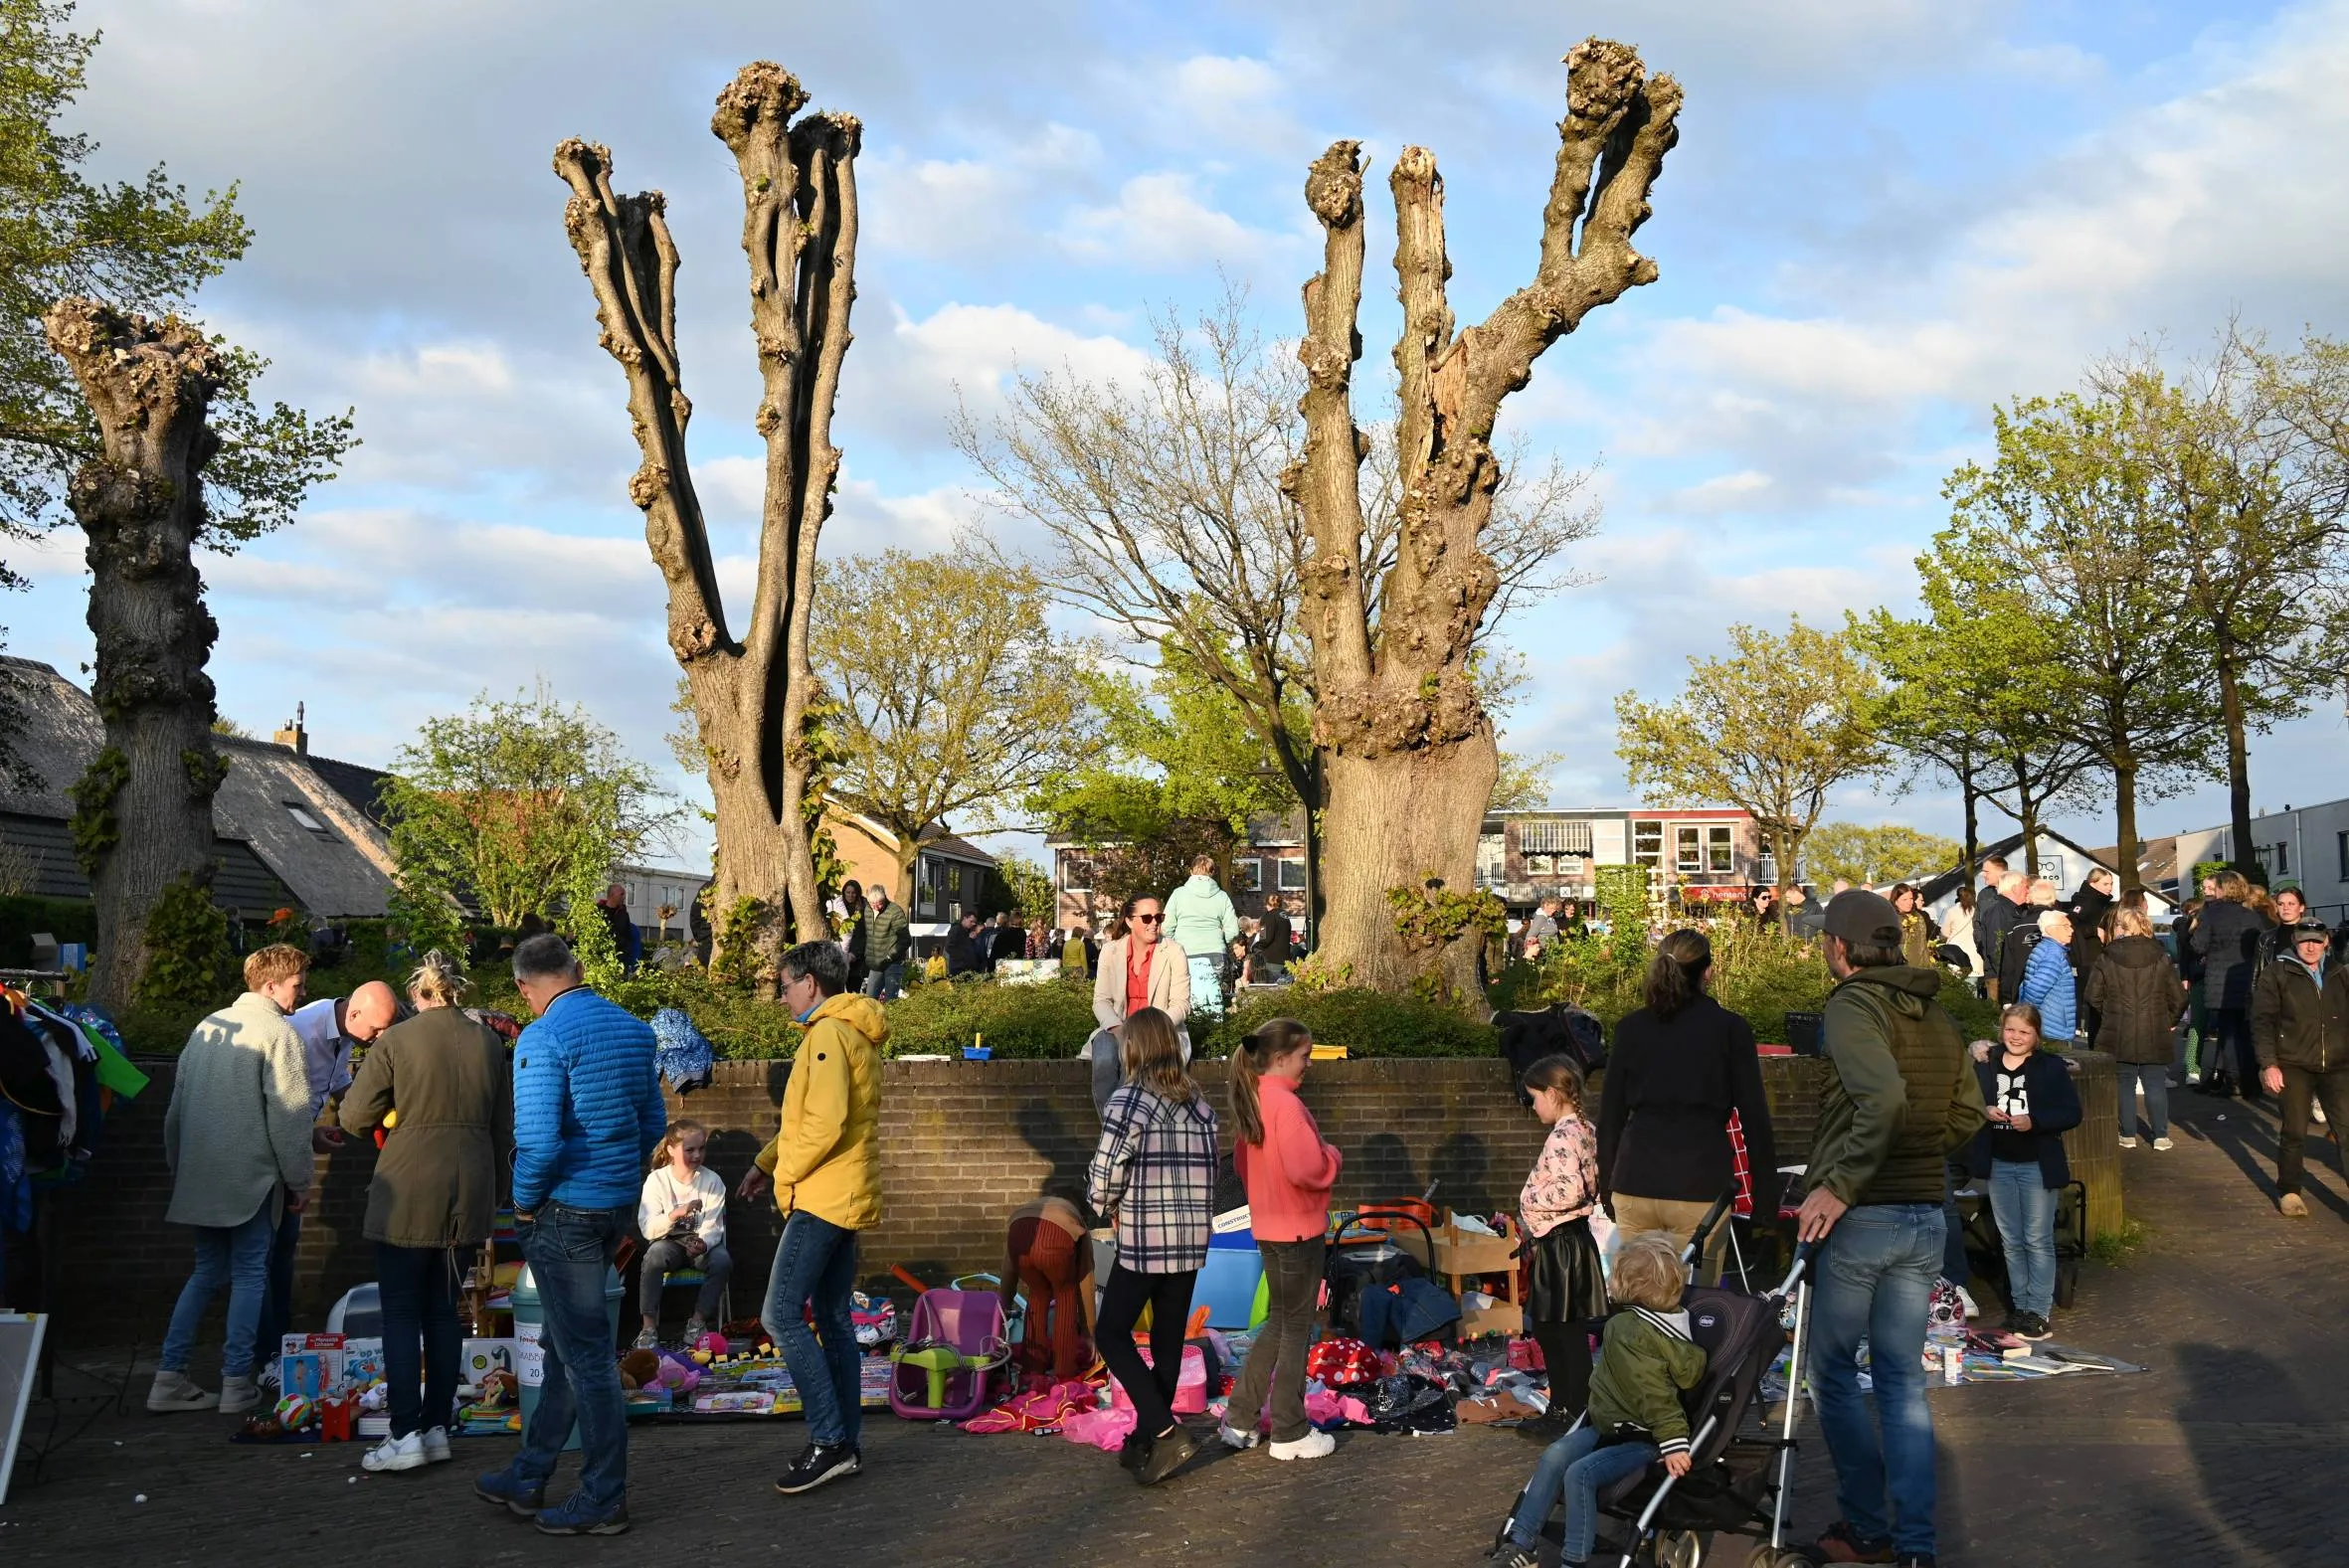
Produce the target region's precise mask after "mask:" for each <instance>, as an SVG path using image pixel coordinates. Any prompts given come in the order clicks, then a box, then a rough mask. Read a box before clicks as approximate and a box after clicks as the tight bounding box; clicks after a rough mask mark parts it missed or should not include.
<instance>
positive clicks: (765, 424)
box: [751, 403, 783, 436]
mask: <svg viewBox="0 0 2349 1568" xmlns="http://www.w3.org/2000/svg"><path fill="white" fill-rule="evenodd" d="M751 425H752V427H753V428H754V429H755V430H757V431H758V433H759V435H760V436H773V435H774V434H775V433H776V432H777V431H778V430H780V429H782V428H783V416H782V415H781V414H778V413H777V412H776V410H775V405H774V404H772V403H761V404H760V405H759V412H758V415H757V417H755V418H754V419H753V420H752V421H751Z"/></svg>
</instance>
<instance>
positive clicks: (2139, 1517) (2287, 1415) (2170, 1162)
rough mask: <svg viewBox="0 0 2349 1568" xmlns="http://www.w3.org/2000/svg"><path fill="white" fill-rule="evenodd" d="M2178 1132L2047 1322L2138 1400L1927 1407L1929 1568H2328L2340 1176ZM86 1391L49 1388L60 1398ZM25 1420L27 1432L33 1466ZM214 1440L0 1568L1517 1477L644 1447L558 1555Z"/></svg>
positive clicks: (1438, 1512) (1403, 1555) (1460, 1507)
mask: <svg viewBox="0 0 2349 1568" xmlns="http://www.w3.org/2000/svg"><path fill="white" fill-rule="evenodd" d="M2175 1103H2176V1106H2177V1109H2178V1111H2179V1114H2180V1126H2179V1129H2178V1131H2177V1138H2178V1147H2177V1148H2176V1149H2175V1150H2174V1151H2173V1152H2170V1153H2167V1154H2157V1153H2154V1152H2153V1151H2151V1150H2150V1149H2149V1148H2143V1147H2140V1148H2139V1149H2137V1150H2136V1151H2134V1152H2133V1153H2131V1154H2130V1155H2129V1156H2128V1161H2127V1171H2128V1176H2127V1180H2128V1188H2127V1190H2128V1205H2129V1212H2130V1215H2131V1217H2132V1218H2133V1219H2134V1220H2136V1221H2137V1222H2139V1223H2141V1224H2142V1225H2143V1227H2144V1230H2145V1236H2144V1242H2143V1245H2142V1246H2141V1247H2140V1248H2139V1249H2138V1250H2137V1251H2136V1252H2135V1254H2134V1255H2133V1256H2132V1257H2131V1258H2130V1259H2129V1260H2128V1261H2127V1262H2125V1263H2123V1264H2121V1265H2119V1266H2117V1267H2112V1268H2104V1267H2098V1266H2094V1265H2091V1266H2090V1267H2089V1268H2088V1269H2087V1271H2086V1272H2085V1273H2084V1275H2083V1277H2082V1280H2081V1285H2080V1293H2079V1295H2080V1302H2079V1306H2078V1307H2077V1308H2076V1309H2075V1310H2073V1311H2070V1312H2066V1313H2062V1314H2060V1320H2059V1323H2058V1333H2059V1337H2060V1338H2061V1339H2063V1340H2065V1341H2069V1342H2072V1343H2075V1344H2078V1345H2080V1346H2083V1347H2085V1348H2089V1349H2095V1350H2100V1351H2104V1352H2108V1353H2111V1354H2116V1355H2120V1356H2124V1357H2127V1358H2130V1359H2133V1360H2138V1361H2142V1362H2144V1363H2146V1364H2147V1365H2148V1366H2149V1367H2150V1368H2151V1371H2150V1372H2149V1374H2148V1375H2145V1376H2142V1377H2125V1378H2117V1377H2104V1378H2082V1379H2078V1380H2071V1379H2059V1380H2055V1381H2050V1382H2041V1383H2034V1384H2019V1385H2018V1384H2008V1385H1984V1386H1969V1387H1963V1388H1956V1389H1940V1388H1936V1389H1935V1390H1934V1392H1933V1394H1932V1403H1933V1410H1934V1417H1935V1422H1936V1427H1937V1432H1938V1437H1939V1443H1940V1450H1941V1538H1942V1543H1943V1552H1942V1558H1941V1560H1942V1561H1943V1562H1944V1563H1947V1564H1952V1565H1956V1568H2033V1565H2039V1564H2047V1565H2056V1564H2065V1565H2072V1564H2078V1563H2082V1562H2089V1563H2111V1564H2136V1563H2179V1564H2194V1565H2204V1564H2209V1565H2220V1568H2236V1565H2241V1568H2252V1565H2257V1564H2269V1563H2279V1562H2290V1561H2295V1560H2308V1561H2328V1560H2329V1561H2338V1560H2340V1559H2339V1556H2338V1555H2337V1554H2338V1553H2339V1551H2340V1547H2339V1545H2338V1542H2339V1541H2340V1540H2341V1539H2342V1537H2343V1536H2344V1535H2345V1534H2349V1484H2345V1483H2344V1481H2343V1480H2342V1477H2343V1474H2344V1469H2345V1467H2349V1410H2344V1409H2343V1408H2341V1406H2340V1405H2339V1403H2338V1401H2337V1400H2334V1399H2329V1398H2327V1397H2326V1396H2327V1391H2328V1390H2332V1389H2338V1388H2342V1387H2349V1332H2345V1331H2344V1329H2345V1327H2349V1322H2345V1318H2344V1312H2343V1305H2344V1296H2345V1294H2349V1188H2345V1187H2344V1185H2343V1182H2342V1180H2341V1178H2340V1175H2339V1167H2338V1165H2337V1163H2336V1159H2337V1154H2336V1151H2335V1150H2334V1149H2333V1147H2332V1145H2330V1144H2329V1143H2319V1142H2312V1143H2311V1145H2310V1147H2311V1150H2312V1151H2314V1150H2321V1151H2322V1153H2321V1157H2318V1156H2317V1155H2316V1154H2315V1153H2313V1152H2312V1155H2311V1160H2312V1164H2311V1172H2310V1189H2309V1192H2308V1196H2309V1199H2310V1206H2311V1208H2312V1210H2313V1213H2312V1214H2311V1216H2310V1217H2309V1218H2307V1219H2305V1220H2299V1221H2287V1220H2284V1219H2281V1218H2279V1217H2278V1216H2277V1215H2276V1213H2275V1211H2274V1206H2273V1187H2272V1174H2271V1172H2272V1164H2273V1154H2274V1143H2275V1122H2274V1118H2273V1117H2272V1116H2271V1115H2269V1114H2268V1113H2266V1112H2264V1111H2258V1110H2249V1109H2247V1108H2245V1107H2244V1106H2243V1105H2242V1104H2241V1103H2240V1102H2218V1101H2207V1100H2203V1099H2202V1098H2201V1097H2199V1096H2196V1095H2192V1094H2186V1095H2181V1096H2178V1097H2176V1102H2175ZM80 1360H81V1362H82V1364H84V1365H88V1366H91V1367H100V1366H102V1365H103V1364H104V1361H103V1358H102V1357H99V1356H95V1355H90V1356H84V1357H81V1358H80ZM115 1365H116V1367H117V1369H118V1368H119V1365H120V1363H119V1361H117V1362H116V1363H115ZM89 1386H90V1385H88V1384H87V1383H81V1384H77V1382H76V1380H75V1379H74V1378H73V1377H72V1376H71V1375H68V1376H67V1377H66V1378H64V1379H63V1380H62V1381H61V1386H60V1392H61V1393H70V1392H74V1391H75V1390H76V1389H77V1388H88V1387H89ZM144 1386H145V1380H144V1375H143V1373H142V1375H141V1376H140V1378H139V1380H138V1382H137V1383H136V1384H135V1387H136V1388H137V1389H138V1390H139V1391H140V1392H141V1393H143V1390H144ZM43 1421H44V1413H43V1412H41V1411H39V1410H38V1409H37V1410H36V1415H35V1421H34V1423H33V1428H32V1430H30V1431H29V1432H28V1434H27V1436H28V1439H30V1440H33V1441H36V1442H38V1441H39V1439H40V1438H41V1436H42V1431H41V1429H42V1425H43ZM227 1425H228V1424H227V1423H226V1422H225V1421H223V1420H220V1419H219V1418H214V1417H201V1416H179V1417H172V1418H169V1419H155V1418H149V1417H146V1416H145V1415H143V1414H133V1415H130V1416H125V1417H114V1416H106V1417H104V1418H102V1419H100V1420H99V1421H97V1423H96V1424H95V1425H93V1426H92V1427H90V1429H89V1430H88V1431H87V1432H86V1433H85V1434H84V1435H83V1436H82V1437H80V1438H79V1439H77V1440H76V1441H74V1442H73V1443H71V1444H69V1445H67V1446H66V1447H64V1448H62V1449H61V1450H59V1451H58V1452H56V1453H55V1454H54V1455H53V1456H52V1457H50V1459H49V1460H48V1462H47V1465H46V1467H45V1470H44V1473H43V1475H42V1476H41V1479H40V1480H39V1481H38V1482H37V1483H31V1484H27V1483H26V1481H25V1478H23V1477H22V1476H21V1475H20V1478H19V1489H18V1490H17V1493H16V1494H15V1495H14V1496H12V1497H11V1499H10V1500H9V1501H8V1503H7V1504H5V1505H4V1506H0V1563H6V1564H7V1565H9V1568H17V1565H20V1564H21V1565H38V1564H51V1563H66V1562H72V1563H76V1564H88V1563H91V1562H108V1563H133V1562H135V1563H138V1564H140V1565H141V1568H161V1565H166V1564H175V1563H203V1564H211V1563H229V1562H245V1563H251V1562H258V1561H265V1560H266V1561H271V1562H305V1561H313V1560H319V1559H321V1558H327V1557H344V1556H354V1555H355V1556H357V1557H359V1558H361V1559H362V1560H364V1561H367V1562H369V1563H380V1564H387V1565H404V1564H411V1563H413V1564H420V1565H421V1564H427V1563H430V1564H433V1565H436V1568H445V1565H449V1564H454V1563H505V1562H520V1563H535V1562H546V1563H554V1562H558V1561H560V1562H565V1563H575V1562H580V1561H590V1560H607V1561H614V1562H617V1561H621V1560H623V1557H624V1555H625V1557H626V1558H628V1559H630V1560H637V1559H649V1558H654V1557H657V1558H658V1559H660V1560H663V1561H671V1562H713V1563H728V1562H762V1561H776V1562H791V1563H808V1564H834V1563H836V1564H860V1565H862V1564H879V1563H891V1564H896V1563H911V1564H933V1563H934V1564H964V1563H974V1564H975V1563H983V1562H984V1563H1002V1562H1015V1563H1021V1564H1035V1565H1060V1564H1068V1565H1076V1564H1091V1563H1099V1562H1105V1561H1114V1562H1117V1563H1119V1564H1121V1565H1124V1564H1137V1565H1139V1564H1174V1563H1186V1564H1205V1563H1215V1564H1225V1563H1283V1564H1350V1565H1351V1564H1383V1563H1410V1564H1446V1563H1463V1564H1465V1563H1471V1562H1475V1561H1477V1560H1478V1558H1479V1557H1480V1555H1481V1553H1482V1552H1483V1550H1484V1547H1485V1545H1486V1544H1487V1542H1488V1541H1489V1540H1490V1539H1491V1532H1492V1529H1493V1527H1494V1523H1495V1521H1496V1519H1497V1517H1498V1516H1499V1514H1500V1513H1501V1512H1502V1511H1503V1510H1505V1509H1506V1507H1507V1506H1508V1503H1509V1501H1510V1499H1511V1498H1512V1496H1513V1495H1514V1493H1515V1491H1516V1488H1517V1487H1518V1485H1519V1484H1520V1483H1521V1481H1523V1480H1524V1477H1525V1474H1526V1471H1527V1468H1528V1466H1529V1465H1530V1463H1531V1461H1532V1459H1533V1450H1532V1448H1531V1447H1530V1446H1529V1445H1528V1444H1526V1443H1525V1442H1524V1441H1523V1440H1521V1439H1519V1438H1517V1437H1515V1436H1513V1435H1511V1434H1508V1433H1505V1432H1497V1431H1474V1430H1471V1431H1464V1432H1461V1433H1458V1434H1455V1435H1452V1436H1448V1437H1441V1438H1426V1439H1402V1438H1379V1437H1374V1436H1369V1435H1366V1434H1358V1435H1354V1436H1350V1437H1345V1438H1342V1439H1341V1440H1340V1447H1339V1451H1338V1453H1337V1455H1336V1456H1335V1457H1333V1458H1332V1459H1329V1460H1325V1461H1321V1462H1318V1463H1314V1464H1310V1465H1279V1464H1275V1463H1273V1462H1272V1461H1271V1460H1270V1459H1268V1458H1267V1457H1266V1456H1264V1455H1263V1454H1261V1453H1255V1454H1247V1455H1220V1454H1218V1456H1217V1457H1213V1458H1209V1459H1206V1460H1202V1461H1200V1462H1196V1463H1194V1466H1193V1468H1192V1470H1191V1471H1189V1472H1187V1473H1185V1474H1184V1475H1183V1476H1182V1477H1179V1478H1177V1479H1176V1480H1174V1481H1171V1482H1170V1483H1168V1484H1167V1485H1164V1486H1162V1487H1159V1488H1158V1489H1156V1490H1153V1491H1143V1490H1140V1489H1138V1488H1136V1487H1135V1486H1134V1485H1133V1483H1132V1481H1130V1479H1129V1478H1127V1477H1126V1476H1125V1475H1124V1474H1123V1473H1121V1472H1120V1471H1119V1470H1118V1469H1117V1468H1116V1467H1115V1465H1114V1464H1113V1463H1112V1462H1111V1460H1110V1458H1109V1456H1107V1455H1103V1454H1097V1453H1093V1452H1091V1451H1081V1450H1079V1449H1077V1448H1076V1447H1074V1446H1073V1445H1070V1444H1066V1443H1063V1442H1060V1441H1058V1440H1057V1439H1033V1438H1009V1437H1000V1438H984V1439H983V1438H971V1437H965V1436H963V1435H962V1434H960V1433H955V1432H948V1431H940V1430H936V1429H932V1428H926V1427H916V1426H912V1425H908V1424H905V1423H901V1422H897V1421H894V1420H890V1419H888V1418H886V1417H881V1418H878V1419H873V1420H872V1421H871V1422H870V1423H869V1425H868V1427H867V1430H866V1463H867V1472H866V1474H865V1475H863V1476H861V1477H859V1478H856V1479H854V1480H852V1481H845V1482H841V1483H838V1484H835V1485H833V1486H830V1487H827V1488H825V1489H823V1490H821V1491H818V1492H814V1493H812V1494H810V1495H808V1496H805V1497H800V1498H783V1497H779V1496H777V1495H776V1494H775V1493H774V1492H773V1491H772V1490H771V1489H770V1488H769V1484H768V1483H769V1481H770V1479H771V1478H772V1477H773V1476H774V1475H775V1474H776V1473H777V1471H778V1470H779V1469H780V1468H781V1465H782V1463H783V1462H784V1461H785V1460H787V1459H788V1458H789V1457H790V1454H791V1453H792V1452H796V1450H797V1448H798V1447H799V1445H800V1443H801V1442H802V1441H803V1439H802V1436H801V1429H800V1428H799V1426H798V1424H797V1423H789V1424H786V1425H783V1426H781V1427H779V1428H768V1427H746V1426H731V1427H698V1428H683V1427H669V1428H654V1429H649V1430H647V1429H642V1428H639V1429H637V1431H636V1433H635V1434H634V1437H633V1441H632V1449H631V1463H632V1492H631V1501H632V1511H633V1513H634V1516H635V1519H636V1521H637V1525H638V1530H639V1534H638V1535H637V1536H634V1537H632V1538H630V1539H629V1540H627V1541H626V1542H621V1543H600V1542H576V1541H573V1542H563V1541H554V1540H548V1539H546V1538H543V1537H540V1536H538V1535H536V1534H534V1533H533V1532H532V1531H531V1530H530V1529H529V1528H528V1526H527V1525H525V1524H523V1523H522V1522H520V1521H518V1520H515V1519H513V1518H511V1517H509V1516H507V1515H505V1514H503V1513H501V1512H499V1511H498V1510H495V1509H492V1508H489V1507H487V1506H484V1505H483V1504H481V1503H479V1502H477V1501H475V1500H474V1499H473V1497H472V1496H471V1493H470V1478H471V1475H472V1473H473V1472H474V1471H476V1470H479V1469H486V1468H490V1467H491V1466H494V1465H496V1464H498V1463H500V1462H502V1460H503V1459H504V1458H505V1457H506V1455H507V1454H509V1453H510V1452H511V1446H512V1445H511V1441H510V1440H505V1439H475V1440H469V1441H462V1442H460V1443H459V1446H458V1458H457V1462H456V1463H455V1464H453V1465H450V1466H446V1467H440V1468H436V1469H433V1470H429V1471H424V1472H418V1473H414V1474H411V1475H407V1476H391V1477H365V1476H362V1475H361V1474H360V1472H359V1470H358V1468H357V1460H358V1451H357V1450H356V1448H352V1447H343V1446H335V1447H321V1448H317V1449H311V1450H304V1449H298V1448H295V1449H284V1448H279V1449H248V1448H241V1447H234V1446H231V1445H230V1444H228V1443H226V1442H225V1441H223V1437H224V1433H225V1428H226V1427H227ZM1804 1435H1805V1438H1806V1444H1805V1450H1804V1454H1803V1458H1802V1461H1801V1464H1800V1467H1799V1474H1798V1483H1797V1487H1796V1513H1797V1517H1798V1520H1799V1522H1800V1523H1801V1524H1802V1525H1804V1526H1806V1527H1807V1528H1808V1529H1810V1530H1812V1531H1816V1529H1817V1528H1818V1527H1820V1526H1821V1525H1822V1524H1824V1523H1825V1522H1826V1521H1827V1520H1828V1519H1829V1518H1831V1517H1832V1516H1833V1513H1832V1476H1831V1474H1830V1471H1829V1468H1828V1465H1827V1462H1826V1457H1825V1454H1824V1451H1823V1450H1822V1449H1821V1448H1820V1446H1819V1444H1818V1443H1817V1441H1816V1437H1817V1434H1816V1429H1815V1428H1812V1429H1808V1430H1806V1432H1805V1434H1804ZM569 1475H570V1472H569V1471H568V1469H567V1470H566V1471H565V1473H564V1475H563V1476H562V1477H559V1478H558V1489H559V1490H560V1489H563V1488H564V1487H566V1486H567V1480H568V1476H569ZM141 1493H143V1494H144V1495H145V1497H146V1499H147V1500H146V1501H145V1502H144V1503H138V1502H135V1501H134V1500H133V1498H134V1496H136V1495H138V1494H141ZM1747 1550H1748V1548H1747V1546H1746V1544H1745V1543H1743V1542H1736V1541H1730V1540H1727V1539H1723V1540H1722V1541H1720V1542H1717V1544H1716V1546H1715V1548H1714V1550H1713V1552H1712V1554H1711V1556H1710V1558H1709V1559H1708V1560H1709V1562H1710V1563H1711V1564H1713V1565H1715V1568H1741V1565H1742V1564H1743V1563H1744V1561H1745V1556H1746V1552H1747Z"/></svg>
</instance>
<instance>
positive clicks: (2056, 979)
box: [2015, 909, 2079, 1049]
mask: <svg viewBox="0 0 2349 1568" xmlns="http://www.w3.org/2000/svg"><path fill="white" fill-rule="evenodd" d="M2039 939H2040V940H2039V942H2038V944H2037V945H2036V946H2034V947H2033V948H2032V949H2031V958H2030V960H2029V962H2028V963H2027V964H2026V965H2025V967H2024V971H2023V983H2022V985H2021V987H2020V988H2019V989H2018V990H2017V991H2016V992H2015V1000H2017V1001H2020V1002H2028V1003H2030V1004H2031V1005H2032V1006H2034V1007H2037V1008H2038V1009H2039V1032H2040V1036H2041V1038H2043V1039H2045V1040H2046V1041H2047V1042H2048V1043H2049V1044H2050V1045H2053V1046H2056V1047H2058V1048H2059V1049H2069V1048H2070V1047H2071V1045H2072V1037H2073V1036H2074V1035H2076V1034H2078V1032H2079V987H2078V983H2077V981H2076V980H2075V979H2074V977H2073V973H2072V952H2071V949H2072V917H2071V916H2070V915H2067V914H2065V913H2064V912H2063V911H2062V910H2060V909H2043V910H2041V911H2040V912H2039Z"/></svg>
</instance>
